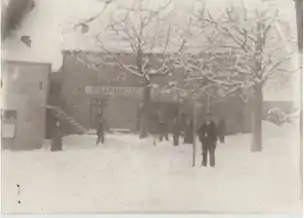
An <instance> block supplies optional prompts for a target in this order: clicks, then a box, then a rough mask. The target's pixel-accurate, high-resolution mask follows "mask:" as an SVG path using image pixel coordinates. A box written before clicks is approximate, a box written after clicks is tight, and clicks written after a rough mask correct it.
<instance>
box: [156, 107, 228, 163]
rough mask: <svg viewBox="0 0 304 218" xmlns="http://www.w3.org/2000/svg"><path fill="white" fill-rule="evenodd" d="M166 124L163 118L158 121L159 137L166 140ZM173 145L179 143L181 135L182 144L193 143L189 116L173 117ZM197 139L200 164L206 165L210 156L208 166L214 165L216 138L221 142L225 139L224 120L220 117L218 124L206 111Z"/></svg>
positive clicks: (191, 122)
mask: <svg viewBox="0 0 304 218" xmlns="http://www.w3.org/2000/svg"><path fill="white" fill-rule="evenodd" d="M168 129H169V128H168V125H166V124H165V122H164V121H163V120H160V121H159V130H160V131H159V134H160V136H159V139H160V141H162V140H163V138H165V139H167V140H168V131H167V130H168ZM171 130H172V136H173V145H174V146H178V145H179V139H180V137H181V135H183V138H184V144H193V140H194V123H193V120H192V119H191V118H187V117H186V115H185V114H182V116H181V117H180V118H177V117H176V118H174V119H173V125H172V128H171ZM197 135H198V138H199V141H200V142H201V145H202V166H207V162H208V156H209V157H210V161H209V162H210V166H211V167H214V166H215V150H216V145H217V142H218V140H219V141H220V142H221V143H224V141H225V121H224V120H223V119H221V120H220V121H219V123H218V125H217V124H216V123H215V121H214V120H213V117H212V114H211V113H208V114H207V116H206V119H205V121H204V122H203V124H202V125H201V126H200V128H199V129H198V131H197Z"/></svg>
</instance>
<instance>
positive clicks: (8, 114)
mask: <svg viewBox="0 0 304 218" xmlns="http://www.w3.org/2000/svg"><path fill="white" fill-rule="evenodd" d="M16 119H17V111H16V110H2V120H3V121H7V120H16Z"/></svg>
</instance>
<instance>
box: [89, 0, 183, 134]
mask: <svg viewBox="0 0 304 218" xmlns="http://www.w3.org/2000/svg"><path fill="white" fill-rule="evenodd" d="M146 5H148V6H147V8H145V7H146ZM170 7H171V2H170V1H169V2H167V3H165V4H163V5H160V6H158V7H156V8H151V7H149V4H148V3H147V4H145V1H144V0H135V1H134V2H133V4H132V6H130V7H129V6H123V5H118V9H117V10H116V11H115V12H114V13H113V14H112V16H111V21H110V23H109V25H108V26H107V28H106V29H105V31H101V32H99V33H97V34H96V40H97V42H98V45H99V48H100V51H101V52H103V53H104V55H101V56H102V57H101V58H99V59H98V60H96V59H95V63H96V64H97V65H98V64H100V65H107V66H119V67H120V68H121V69H122V70H124V71H125V72H127V73H129V74H132V75H135V76H137V77H138V78H140V79H141V80H142V81H143V83H144V84H143V101H142V108H141V109H142V110H141V112H142V113H141V118H140V137H141V138H144V137H146V136H147V133H148V131H149V130H148V126H149V115H150V111H149V108H150V105H151V90H152V86H153V81H154V79H155V78H157V77H162V76H166V75H168V74H169V73H172V71H173V69H174V67H175V66H174V61H173V56H174V54H176V52H177V51H179V50H181V49H182V47H183V41H182V40H178V39H177V38H176V39H177V40H174V37H175V36H176V35H178V34H176V32H177V31H178V29H177V28H176V27H174V26H173V25H170V23H169V22H167V20H166V18H167V17H168V16H170V12H171V9H170ZM105 35H106V36H107V37H110V38H111V40H112V41H115V45H114V46H113V47H110V46H109V45H108V44H107V43H108V41H106V39H105V38H106V37H105ZM123 55H128V56H129V57H130V58H131V60H130V58H128V61H126V60H124V58H122V56H123ZM87 58H89V57H87Z"/></svg>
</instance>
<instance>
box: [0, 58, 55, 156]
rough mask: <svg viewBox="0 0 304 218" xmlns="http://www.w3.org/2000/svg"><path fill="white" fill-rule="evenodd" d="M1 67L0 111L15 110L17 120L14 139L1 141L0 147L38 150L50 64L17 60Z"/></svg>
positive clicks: (42, 133) (43, 126)
mask: <svg viewBox="0 0 304 218" xmlns="http://www.w3.org/2000/svg"><path fill="white" fill-rule="evenodd" d="M3 65H4V70H3V74H2V84H3V85H2V87H1V96H2V102H1V111H2V114H3V113H4V111H7V110H15V111H16V112H17V117H16V122H15V123H16V132H15V137H14V140H10V141H8V140H4V139H3V140H2V142H3V144H2V146H3V148H9V149H16V150H28V149H36V148H41V146H42V143H43V139H44V136H45V126H46V123H45V119H46V109H45V105H46V103H47V94H48V89H49V74H50V71H51V65H50V64H44V63H30V62H17V61H5V62H4V64H3ZM2 125H3V127H4V125H5V121H3V122H2ZM2 131H3V130H2Z"/></svg>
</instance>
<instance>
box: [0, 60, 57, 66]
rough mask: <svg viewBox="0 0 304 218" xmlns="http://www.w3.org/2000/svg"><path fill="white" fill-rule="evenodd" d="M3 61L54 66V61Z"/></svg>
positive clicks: (6, 61) (5, 61)
mask: <svg viewBox="0 0 304 218" xmlns="http://www.w3.org/2000/svg"><path fill="white" fill-rule="evenodd" d="M2 62H3V63H17V64H27V65H48V66H52V63H48V62H35V61H16V60H2Z"/></svg>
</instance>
